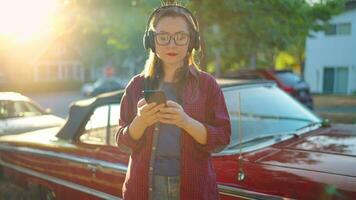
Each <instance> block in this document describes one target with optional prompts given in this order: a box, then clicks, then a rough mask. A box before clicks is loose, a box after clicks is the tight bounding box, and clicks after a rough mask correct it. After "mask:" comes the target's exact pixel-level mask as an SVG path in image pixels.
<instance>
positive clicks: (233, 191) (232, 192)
mask: <svg viewBox="0 0 356 200" xmlns="http://www.w3.org/2000/svg"><path fill="white" fill-rule="evenodd" d="M0 150H4V151H12V152H18V153H26V154H36V155H40V156H45V157H52V158H53V157H55V158H59V159H65V160H69V161H74V162H77V163H81V164H84V165H98V166H100V167H101V168H108V169H112V170H116V171H118V172H119V173H123V174H125V173H126V171H127V166H126V165H123V164H120V163H110V162H106V161H100V160H97V159H92V158H88V157H76V156H72V155H69V154H64V153H56V152H52V151H46V150H38V149H34V148H29V147H14V146H10V145H7V144H0ZM236 153H238V151H237V150H236ZM219 155H220V154H219ZM0 164H1V165H3V166H5V167H9V168H12V169H14V170H16V171H19V172H23V173H25V174H28V175H33V176H35V177H38V178H43V179H45V180H48V181H51V182H53V183H57V184H60V185H63V186H67V187H70V188H72V189H76V190H79V191H81V192H85V193H88V194H91V195H94V196H98V197H100V198H103V199H115V200H121V199H120V198H117V197H114V196H112V195H110V194H107V193H104V192H100V191H97V190H95V189H92V188H88V187H86V186H82V185H78V184H76V183H73V182H69V181H66V180H62V179H59V178H56V177H52V176H48V175H46V174H43V173H40V172H37V171H33V170H30V169H27V168H24V167H20V166H16V165H14V164H11V163H7V162H5V161H3V160H2V159H0ZM218 188H219V193H220V194H222V195H227V196H232V197H238V198H244V199H248V200H251V199H268V200H269V199H273V200H275V199H281V198H272V197H270V196H267V195H264V194H260V193H255V192H251V191H248V190H244V189H239V188H234V187H230V186H225V185H221V184H219V185H218ZM104 196H105V197H104Z"/></svg>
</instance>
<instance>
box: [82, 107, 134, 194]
mask: <svg viewBox="0 0 356 200" xmlns="http://www.w3.org/2000/svg"><path fill="white" fill-rule="evenodd" d="M119 109H120V106H119V104H107V105H102V106H99V107H97V108H95V109H94V111H93V112H92V114H91V116H90V118H89V119H88V121H87V122H86V124H85V128H84V130H83V132H82V133H81V134H80V136H79V138H78V146H80V147H81V148H87V149H91V150H90V151H89V152H88V153H90V154H91V157H92V158H93V159H92V160H91V163H90V164H89V165H88V169H89V170H91V173H92V176H91V178H92V185H91V186H92V187H93V188H95V189H96V190H98V191H101V192H103V193H104V195H108V196H110V195H112V196H114V197H118V196H121V188H122V183H123V182H124V180H125V173H126V165H127V160H128V156H127V154H124V153H123V152H120V151H119V149H118V148H117V147H116V145H115V143H116V142H115V139H114V135H115V131H116V128H117V124H118V116H119Z"/></svg>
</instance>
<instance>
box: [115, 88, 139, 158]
mask: <svg viewBox="0 0 356 200" xmlns="http://www.w3.org/2000/svg"><path fill="white" fill-rule="evenodd" d="M133 84H134V83H132V82H130V83H129V85H128V86H127V88H126V89H125V93H124V94H123V96H122V98H121V103H120V117H119V127H118V131H117V133H116V143H117V146H118V147H119V149H120V150H121V151H123V152H127V153H131V152H132V151H135V150H137V149H139V148H140V147H141V146H142V141H143V140H144V136H142V137H141V138H140V139H138V140H135V139H133V138H132V137H131V135H130V134H129V126H130V124H131V122H132V121H133V119H134V118H135V116H136V113H137V107H136V105H134V104H135V103H134V102H136V101H134V99H133V96H132V95H131V92H132V90H133Z"/></svg>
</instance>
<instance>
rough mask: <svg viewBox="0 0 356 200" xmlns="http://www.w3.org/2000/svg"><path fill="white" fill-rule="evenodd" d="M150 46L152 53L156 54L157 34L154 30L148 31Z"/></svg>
mask: <svg viewBox="0 0 356 200" xmlns="http://www.w3.org/2000/svg"><path fill="white" fill-rule="evenodd" d="M148 44H149V48H151V50H152V52H153V53H155V52H156V46H155V33H154V32H153V31H152V30H150V31H148Z"/></svg>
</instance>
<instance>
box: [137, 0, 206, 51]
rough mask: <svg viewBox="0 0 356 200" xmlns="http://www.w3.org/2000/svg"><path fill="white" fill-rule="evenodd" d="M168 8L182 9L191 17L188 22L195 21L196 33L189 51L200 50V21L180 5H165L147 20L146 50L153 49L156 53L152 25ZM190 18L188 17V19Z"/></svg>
mask: <svg viewBox="0 0 356 200" xmlns="http://www.w3.org/2000/svg"><path fill="white" fill-rule="evenodd" d="M167 8H180V9H182V10H184V11H185V12H186V13H188V15H189V16H190V18H191V20H190V19H187V20H188V21H193V29H194V33H193V35H192V37H191V41H190V44H189V49H188V50H189V51H191V50H193V49H196V50H198V49H199V48H200V37H199V24H198V20H197V19H196V18H195V17H194V15H193V13H192V12H191V11H190V10H189V9H187V8H185V7H184V6H180V5H165V6H161V7H159V8H157V9H155V10H154V11H153V12H152V14H151V15H150V17H149V18H148V20H147V23H146V29H145V34H144V36H143V46H144V48H145V49H151V50H152V51H153V52H155V45H154V33H153V31H152V30H150V23H151V21H152V18H153V17H154V16H155V15H156V14H157V13H158V12H160V11H162V10H164V9H167ZM186 18H188V17H186Z"/></svg>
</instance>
